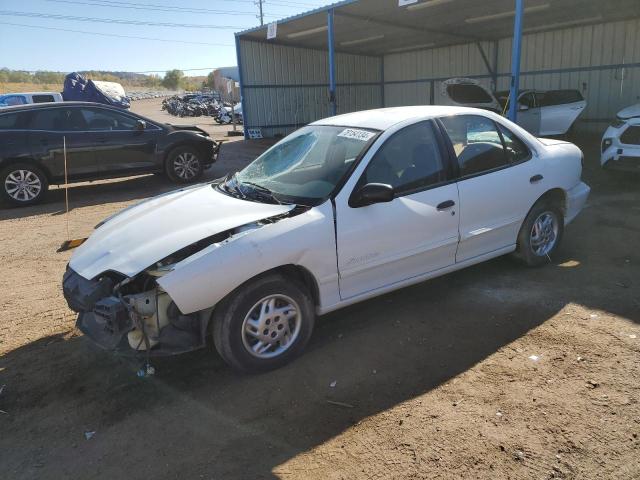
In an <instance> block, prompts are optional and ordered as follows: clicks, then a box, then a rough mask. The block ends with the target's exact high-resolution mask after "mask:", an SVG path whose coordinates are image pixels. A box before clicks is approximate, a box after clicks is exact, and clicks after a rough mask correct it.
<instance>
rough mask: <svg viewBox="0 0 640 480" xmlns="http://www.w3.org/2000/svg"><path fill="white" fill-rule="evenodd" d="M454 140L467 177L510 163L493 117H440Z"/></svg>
mask: <svg viewBox="0 0 640 480" xmlns="http://www.w3.org/2000/svg"><path fill="white" fill-rule="evenodd" d="M440 120H441V121H442V123H443V124H444V127H445V129H446V131H447V134H448V135H449V138H450V139H451V143H452V144H453V149H454V150H455V153H456V157H457V159H458V166H459V167H460V175H461V176H463V177H466V176H469V175H476V174H478V173H482V172H486V171H489V170H493V169H496V168H500V167H503V166H505V165H508V163H509V162H508V160H507V156H506V155H505V150H504V146H503V145H502V140H501V139H500V134H499V133H498V130H497V128H496V124H495V123H494V122H493V120H490V119H488V118H486V117H481V116H479V115H457V116H453V117H444V118H441V119H440Z"/></svg>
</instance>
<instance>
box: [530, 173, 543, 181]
mask: <svg viewBox="0 0 640 480" xmlns="http://www.w3.org/2000/svg"><path fill="white" fill-rule="evenodd" d="M543 178H544V177H543V176H542V175H540V174H538V175H534V176H533V177H531V178H530V179H529V183H537V182H539V181H540V180H542V179H543Z"/></svg>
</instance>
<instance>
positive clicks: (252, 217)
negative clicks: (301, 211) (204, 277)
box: [69, 184, 293, 280]
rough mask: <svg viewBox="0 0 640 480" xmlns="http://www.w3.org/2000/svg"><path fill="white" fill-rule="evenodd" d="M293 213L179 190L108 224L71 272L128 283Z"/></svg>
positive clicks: (80, 252) (201, 189)
mask: <svg viewBox="0 0 640 480" xmlns="http://www.w3.org/2000/svg"><path fill="white" fill-rule="evenodd" d="M292 208H293V205H272V204H266V203H258V202H251V201H248V200H241V199H238V198H234V197H230V196H228V195H225V194H223V193H221V192H219V191H217V190H216V189H215V187H214V186H213V185H211V184H204V185H198V186H196V187H191V188H186V189H181V190H178V191H175V192H171V193H168V194H164V195H160V196H158V197H154V198H151V199H149V200H146V201H144V202H141V203H139V204H137V205H134V206H133V207H130V208H128V209H125V210H123V211H122V212H120V213H119V214H116V215H115V216H113V217H111V218H109V219H107V221H106V222H105V223H103V224H102V225H100V226H99V227H98V228H97V229H96V230H95V231H94V232H93V234H92V235H91V236H90V237H89V238H88V239H87V240H86V241H85V242H84V243H83V244H82V245H81V246H80V247H78V248H77V249H76V250H75V252H74V254H73V256H72V257H71V261H70V262H69V266H70V267H71V268H72V269H73V270H75V271H76V272H78V273H79V274H80V275H82V276H83V277H84V278H86V279H89V280H90V279H92V278H94V277H95V276H97V275H99V274H101V273H103V272H105V271H108V270H111V271H114V272H119V273H122V274H124V275H126V276H129V277H131V276H133V275H136V274H138V273H139V272H141V271H142V270H144V269H145V268H148V267H149V266H151V265H153V264H154V263H155V262H157V261H159V260H162V259H163V258H165V257H166V256H168V255H171V254H172V253H174V252H176V251H177V250H180V249H181V248H184V247H186V246H188V245H191V244H192V243H194V242H197V241H198V240H202V239H203V238H206V237H209V236H211V235H215V234H217V233H221V232H224V231H226V230H229V229H232V228H235V227H238V226H240V225H245V224H248V223H252V222H256V221H258V220H262V219H263V218H267V217H271V216H273V215H279V214H282V213H285V212H288V211H289V210H291V209H292Z"/></svg>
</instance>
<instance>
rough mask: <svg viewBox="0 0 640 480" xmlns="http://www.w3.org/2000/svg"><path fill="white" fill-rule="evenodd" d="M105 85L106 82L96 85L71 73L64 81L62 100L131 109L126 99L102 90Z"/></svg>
mask: <svg viewBox="0 0 640 480" xmlns="http://www.w3.org/2000/svg"><path fill="white" fill-rule="evenodd" d="M104 83H106V82H98V84H96V83H95V82H94V81H93V80H87V79H86V78H84V77H83V76H82V75H80V74H79V73H76V72H74V73H70V74H69V75H67V76H66V77H65V79H64V89H63V90H62V98H63V99H64V100H65V101H81V102H96V103H104V104H106V105H113V106H115V107H120V108H129V107H130V106H131V104H130V103H129V100H127V98H126V97H124V96H119V95H113V94H109V92H108V91H105V89H104V88H101V87H100V84H104ZM120 88H122V87H120Z"/></svg>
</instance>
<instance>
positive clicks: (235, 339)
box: [213, 274, 315, 373]
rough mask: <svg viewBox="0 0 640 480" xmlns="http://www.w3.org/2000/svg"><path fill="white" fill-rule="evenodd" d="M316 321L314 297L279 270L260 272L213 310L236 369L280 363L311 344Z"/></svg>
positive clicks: (224, 351)
mask: <svg viewBox="0 0 640 480" xmlns="http://www.w3.org/2000/svg"><path fill="white" fill-rule="evenodd" d="M314 321H315V312H314V307H313V302H312V300H311V296H310V295H309V292H308V291H307V289H306V288H305V287H304V286H302V285H301V284H299V283H298V282H296V281H293V280H291V279H289V278H285V277H283V276H282V275H279V274H270V275H265V276H263V277H258V278H256V279H254V280H251V281H249V282H248V283H246V284H245V285H243V286H241V287H240V288H238V289H237V290H236V291H235V292H233V293H231V294H230V295H229V296H228V297H227V298H226V299H224V300H223V301H222V302H221V303H220V304H219V305H218V306H217V307H216V309H215V311H214V313H213V340H214V343H215V346H216V350H218V353H220V356H221V357H222V358H223V359H224V360H225V362H227V363H228V364H229V365H230V366H231V367H233V368H234V369H236V370H238V371H241V372H245V373H257V372H264V371H268V370H273V369H276V368H279V367H281V366H283V365H285V364H287V363H288V362H290V361H291V360H292V359H294V358H295V357H296V356H298V355H299V354H300V353H301V352H302V350H303V349H304V347H305V346H306V344H307V342H308V341H309V338H310V337H311V332H312V331H313V325H314Z"/></svg>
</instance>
